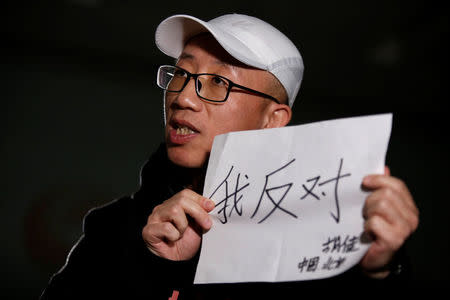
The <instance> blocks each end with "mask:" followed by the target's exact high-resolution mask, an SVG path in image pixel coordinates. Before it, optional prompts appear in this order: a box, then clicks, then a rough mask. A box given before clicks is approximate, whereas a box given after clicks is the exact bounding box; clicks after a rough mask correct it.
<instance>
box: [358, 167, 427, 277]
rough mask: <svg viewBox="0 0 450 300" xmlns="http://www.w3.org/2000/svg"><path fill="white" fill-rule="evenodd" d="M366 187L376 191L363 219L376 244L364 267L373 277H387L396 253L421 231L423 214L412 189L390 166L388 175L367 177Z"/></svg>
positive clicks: (371, 248)
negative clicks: (415, 233) (412, 235)
mask: <svg viewBox="0 0 450 300" xmlns="http://www.w3.org/2000/svg"><path fill="white" fill-rule="evenodd" d="M362 185H363V187H364V188H366V189H369V190H371V191H372V193H371V194H370V195H369V196H368V197H367V199H366V202H365V205H364V208H363V216H364V218H365V223H364V231H365V233H366V234H368V235H369V236H371V237H372V238H373V243H372V245H371V246H370V248H369V250H368V252H367V253H366V255H365V256H364V257H363V259H362V260H361V262H360V266H361V267H362V269H363V271H364V272H365V273H366V274H367V275H368V276H370V277H372V278H385V277H386V276H387V275H389V272H390V271H389V268H388V266H389V263H390V262H391V261H392V259H393V257H394V254H395V252H397V251H398V250H399V249H400V247H401V246H402V245H403V244H404V242H405V240H406V239H407V238H408V237H409V236H410V235H411V234H412V233H413V232H414V231H415V230H416V229H417V226H418V224H419V211H418V209H417V207H416V205H415V203H414V200H413V197H412V196H411V193H410V192H409V190H408V187H407V186H406V185H405V183H404V182H403V181H402V180H400V179H398V178H395V177H392V176H390V171H389V168H388V167H385V174H384V175H368V176H366V177H364V179H363V182H362Z"/></svg>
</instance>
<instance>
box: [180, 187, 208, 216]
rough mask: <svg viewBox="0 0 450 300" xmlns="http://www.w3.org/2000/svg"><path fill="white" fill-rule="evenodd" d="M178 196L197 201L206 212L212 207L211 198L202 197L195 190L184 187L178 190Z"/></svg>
mask: <svg viewBox="0 0 450 300" xmlns="http://www.w3.org/2000/svg"><path fill="white" fill-rule="evenodd" d="M179 196H180V197H182V198H188V199H191V200H193V201H195V202H196V203H198V204H199V205H200V206H201V207H202V208H203V209H204V210H206V211H207V212H210V211H212V210H213V209H214V207H215V203H214V201H212V200H211V199H208V198H206V197H203V196H202V195H200V194H197V193H196V192H194V191H192V190H190V189H184V190H182V191H181V192H179Z"/></svg>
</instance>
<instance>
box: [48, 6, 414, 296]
mask: <svg viewBox="0 0 450 300" xmlns="http://www.w3.org/2000/svg"><path fill="white" fill-rule="evenodd" d="M156 42H157V45H158V47H159V48H160V49H161V50H162V51H163V52H164V53H166V54H168V55H170V56H172V57H174V58H176V59H177V61H176V66H162V67H160V69H159V71H158V85H159V86H160V87H161V88H163V89H164V90H165V120H166V128H165V140H166V142H165V144H163V145H162V146H161V147H160V148H159V149H158V150H157V152H156V153H155V154H154V155H153V156H152V157H151V158H150V160H149V161H148V162H147V163H146V165H145V166H144V168H143V169H142V174H141V177H142V180H141V188H140V190H139V191H138V192H137V193H135V194H134V195H133V196H132V197H130V198H127V197H126V198H123V199H119V200H117V201H115V202H113V203H111V204H108V205H106V206H104V207H102V208H98V209H95V210H92V211H91V212H90V213H89V214H88V215H87V216H86V217H85V221H84V226H83V232H84V234H83V236H82V237H81V239H80V241H79V242H78V243H77V245H76V246H75V247H74V248H73V249H72V251H71V253H70V254H69V256H68V260H67V262H66V265H65V266H64V267H63V269H62V270H61V271H60V272H58V273H57V274H56V275H54V276H53V278H52V279H51V281H50V284H49V286H48V287H47V288H46V290H45V291H44V293H43V295H42V299H67V298H77V299H80V298H86V297H89V298H91V297H93V296H96V297H101V298H102V299H108V298H123V299H167V298H168V297H170V296H171V295H172V293H173V292H174V291H176V292H175V293H178V292H179V294H177V297H178V299H191V298H198V299H221V298H224V299H238V298H239V299H241V298H242V299H250V297H251V298H256V294H257V293H258V292H259V293H260V294H259V296H264V297H268V296H269V295H273V296H276V297H277V298H281V297H286V298H288V297H290V296H291V295H297V293H299V291H300V290H304V289H305V288H307V287H314V288H315V287H319V286H328V287H329V286H330V285H331V284H333V283H336V282H340V283H342V282H345V279H348V280H351V281H352V282H354V281H355V280H358V281H360V282H366V283H368V282H382V281H381V280H384V281H389V280H392V279H395V278H396V277H401V276H402V274H404V273H405V272H399V271H400V270H399V269H398V266H399V265H398V262H399V259H401V258H402V256H401V255H398V253H399V249H400V248H401V247H402V245H403V244H404V242H405V240H406V239H407V238H408V237H409V236H410V234H411V233H412V232H414V231H415V229H416V228H417V226H418V211H417V208H416V206H415V204H414V201H413V199H412V197H411V195H410V193H409V191H408V188H407V187H406V185H405V184H404V183H403V182H402V181H401V180H400V179H397V178H394V177H392V176H390V174H389V169H388V168H386V172H385V174H384V175H368V176H367V177H365V178H364V180H363V182H362V185H363V187H364V188H366V189H369V190H371V193H370V195H369V196H368V197H367V199H366V202H365V205H364V209H363V215H364V218H365V220H366V221H365V225H364V231H365V232H366V233H367V234H368V235H369V236H371V237H372V239H373V243H372V245H371V247H370V248H369V250H368V252H367V254H366V255H365V256H364V258H363V259H362V260H361V262H360V264H359V266H357V267H355V268H353V269H351V270H350V271H348V272H346V273H344V274H342V275H340V276H337V277H334V278H331V279H327V280H317V281H311V282H310V281H304V282H291V283H277V284H269V283H265V284H264V283H253V284H234V285H232V284H222V285H204V286H193V285H192V282H193V278H194V274H195V267H196V264H197V262H198V257H199V249H200V244H201V240H202V235H203V234H207V231H208V230H209V229H210V228H211V226H212V222H211V219H210V217H209V214H208V213H209V212H211V211H212V210H213V209H214V202H213V201H212V200H210V199H207V198H205V197H203V196H201V194H200V193H201V191H202V184H203V180H204V176H205V171H206V164H207V161H208V156H209V153H210V150H211V146H212V143H213V139H214V137H215V136H216V135H218V134H221V133H226V132H230V131H239V130H249V129H263V128H273V127H281V126H285V125H287V124H288V123H289V121H290V119H291V115H292V111H291V107H292V105H293V103H294V100H295V98H296V95H297V93H298V90H299V87H300V82H301V79H302V74H303V62H302V58H301V56H300V53H299V52H298V50H297V49H296V48H295V46H294V45H293V44H292V42H291V41H290V40H289V39H288V38H286V37H285V36H284V35H283V34H282V33H281V32H279V31H278V30H277V29H275V28H273V27H272V26H271V25H269V24H267V23H265V22H263V21H261V20H259V19H256V18H253V17H249V16H244V15H237V14H233V15H225V16H221V17H219V18H216V19H213V20H211V21H209V22H203V21H201V20H199V19H196V18H194V17H190V16H184V15H179V16H172V17H170V18H168V19H166V20H164V21H163V22H162V23H161V24H160V25H159V27H158V29H157V31H156ZM392 267H396V268H397V269H393V268H392ZM271 293H272V294H271ZM173 295H175V294H173ZM174 297H175V296H174Z"/></svg>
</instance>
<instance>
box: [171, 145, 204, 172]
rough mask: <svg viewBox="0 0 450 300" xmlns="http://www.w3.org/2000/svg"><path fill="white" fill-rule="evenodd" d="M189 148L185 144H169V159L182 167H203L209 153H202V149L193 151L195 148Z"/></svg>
mask: <svg viewBox="0 0 450 300" xmlns="http://www.w3.org/2000/svg"><path fill="white" fill-rule="evenodd" d="M187 148H188V147H183V145H168V146H167V156H168V158H169V160H170V161H171V162H172V163H174V164H175V165H177V166H180V167H184V168H201V167H202V166H203V165H204V164H205V162H206V158H207V155H206V154H201V151H198V150H197V151H193V149H187Z"/></svg>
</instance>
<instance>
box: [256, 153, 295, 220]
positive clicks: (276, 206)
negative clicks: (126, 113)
mask: <svg viewBox="0 0 450 300" xmlns="http://www.w3.org/2000/svg"><path fill="white" fill-rule="evenodd" d="M294 161H295V158H294V159H292V160H291V161H290V162H288V163H287V164H285V165H284V166H282V167H281V168H279V169H277V170H275V171H273V172H271V173H269V174H268V175H266V181H265V183H264V188H263V191H262V193H261V196H260V197H259V201H258V204H257V205H256V208H255V211H254V212H253V214H252V216H251V218H253V217H254V216H255V215H256V214H257V212H258V210H259V207H260V205H261V201H262V200H263V199H264V195H266V196H267V198H269V200H270V201H271V203H272V204H273V208H272V210H271V211H270V212H269V213H268V214H267V215H266V216H264V217H263V218H262V219H261V220H259V222H258V224H259V223H262V222H264V221H265V220H266V219H267V218H268V217H270V215H271V214H272V213H273V212H274V211H275V210H276V209H279V210H281V211H283V212H285V213H286V214H288V215H290V216H292V217H294V218H297V216H296V215H295V214H294V213H292V212H290V211H288V210H287V209H285V208H283V207H281V205H280V204H281V202H282V201H283V200H284V198H285V197H286V195H287V193H288V192H289V190H290V189H291V187H292V185H293V183H292V182H291V183H288V184H284V185H280V186H275V187H271V188H268V187H267V184H268V182H269V178H270V176H272V175H274V174H276V173H278V172H280V171H281V170H283V169H284V168H286V167H288V166H289V165H290V164H291V163H293V162H294ZM280 189H284V193H283V194H282V195H281V197H279V199H278V200H275V199H274V197H272V194H271V192H272V191H275V190H280Z"/></svg>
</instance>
